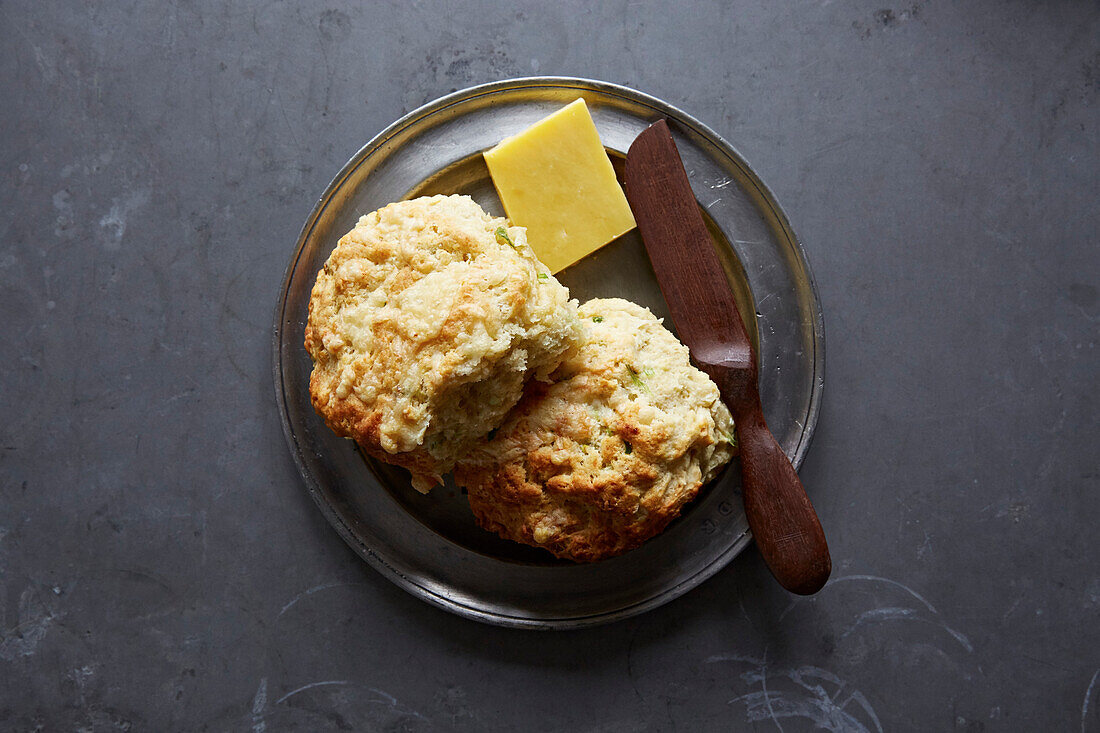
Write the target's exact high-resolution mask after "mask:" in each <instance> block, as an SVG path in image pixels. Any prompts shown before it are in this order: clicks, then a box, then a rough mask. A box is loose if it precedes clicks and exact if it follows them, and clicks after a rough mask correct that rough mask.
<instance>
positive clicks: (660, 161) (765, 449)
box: [624, 120, 832, 595]
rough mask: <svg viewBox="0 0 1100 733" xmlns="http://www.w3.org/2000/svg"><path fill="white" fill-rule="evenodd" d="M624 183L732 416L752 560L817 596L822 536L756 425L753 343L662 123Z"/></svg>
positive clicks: (678, 314) (696, 354)
mask: <svg viewBox="0 0 1100 733" xmlns="http://www.w3.org/2000/svg"><path fill="white" fill-rule="evenodd" d="M624 178H625V182H626V198H627V200H628V201H629V202H630V208H631V210H632V211H633V212H634V218H635V220H636V221H637V223H638V231H639V232H640V233H641V235H642V241H644V242H645V247H646V251H647V252H648V253H649V258H650V261H651V262H652V263H653V270H654V272H655V273H656V275H657V282H658V283H659V284H660V286H661V293H663V294H664V296H665V301H667V303H668V307H669V311H670V312H671V313H672V320H673V321H674V322H675V324H676V330H677V332H678V333H679V335H680V338H681V339H682V340H683V342H684V343H685V344H687V347H688V349H689V350H690V351H691V355H692V358H693V359H694V360H695V362H696V364H697V365H698V366H699V368H700V369H702V370H703V371H704V372H706V373H707V374H708V375H710V377H711V379H713V380H714V382H715V384H717V385H718V389H719V392H720V393H721V395H722V400H723V401H724V402H725V403H726V405H727V406H728V407H729V408H730V411H731V412H732V413H733V417H734V424H735V426H736V430H737V442H738V445H739V447H740V456H741V474H742V492H741V495H742V498H743V500H744V502H745V514H746V516H747V517H748V520H749V527H750V529H751V530H752V533H753V537H754V538H755V539H756V544H757V546H758V547H759V548H760V553H761V555H763V557H764V561H765V562H766V563H767V565H768V568H769V569H770V570H771V572H772V574H773V575H774V576H775V578H776V580H778V581H779V583H780V584H781V585H782V586H783V587H784V588H786V589H787V590H789V591H791V592H793V593H799V594H803V595H809V594H811V593H816V592H817V591H818V590H820V589H821V588H822V586H824V585H825V582H826V581H827V580H828V579H829V573H830V572H831V571H832V561H831V559H830V557H829V548H828V545H827V544H826V542H825V533H824V531H823V530H822V529H821V522H820V521H819V520H818V518H817V514H816V512H814V508H813V505H812V504H811V503H810V499H809V497H807V496H806V492H805V490H804V489H803V487H802V482H801V481H799V479H798V474H797V473H795V470H794V467H793V466H792V465H791V462H790V460H789V459H788V458H787V455H786V454H785V453H784V452H783V450H782V449H781V448H780V447H779V444H778V443H777V442H776V440H775V437H774V436H773V435H772V434H771V431H769V430H768V426H767V423H766V422H765V421H764V413H763V410H762V409H761V406H760V392H759V388H758V386H757V367H756V356H755V354H754V353H753V348H752V343H751V342H750V341H749V337H748V334H747V333H746V331H745V326H744V324H743V323H742V321H741V315H740V313H739V312H738V310H737V303H736V302H735V301H734V297H733V291H732V290H730V287H729V282H728V281H727V280H726V275H725V272H723V270H722V264H721V263H720V262H719V260H718V255H717V253H716V252H715V251H714V245H713V244H712V242H711V237H710V233H709V232H708V231H707V227H706V224H705V223H704V222H703V216H702V214H700V213H699V205H698V203H697V202H696V200H695V194H694V193H692V190H691V184H690V182H689V181H688V177H687V172H686V171H685V170H684V165H683V162H682V161H681V159H680V154H679V151H677V149H676V143H675V142H674V141H673V139H672V134H671V132H670V131H669V129H668V124H667V123H666V122H665V121H664V120H659V121H657V122H655V123H654V124H652V125H650V126H649V127H648V128H646V129H645V130H644V131H643V132H642V133H641V134H640V135H639V136H638V137H637V139H635V141H634V142H633V144H631V146H630V150H629V151H628V152H627V156H626V165H625V175H624Z"/></svg>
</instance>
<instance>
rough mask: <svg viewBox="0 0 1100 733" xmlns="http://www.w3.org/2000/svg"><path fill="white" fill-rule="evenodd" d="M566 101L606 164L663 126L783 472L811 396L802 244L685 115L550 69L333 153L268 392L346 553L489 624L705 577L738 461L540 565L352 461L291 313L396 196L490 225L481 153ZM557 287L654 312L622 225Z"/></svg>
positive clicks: (465, 512)
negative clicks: (452, 202)
mask: <svg viewBox="0 0 1100 733" xmlns="http://www.w3.org/2000/svg"><path fill="white" fill-rule="evenodd" d="M578 96H580V97H584V99H585V100H586V102H587V104H588V107H589V109H590V110H591V112H592V117H593V119H594V120H595V122H596V127H597V128H598V129H599V131H600V137H601V138H602V140H603V142H604V145H605V146H606V147H607V148H608V151H609V153H611V155H612V158H613V159H616V158H621V157H622V154H623V153H624V152H625V151H626V150H627V148H628V147H629V146H630V143H631V141H632V140H633V139H634V137H635V136H636V135H637V134H638V133H639V132H641V131H642V130H643V129H644V128H645V127H646V126H647V125H649V124H650V123H651V122H653V121H654V120H656V119H659V118H661V117H665V118H667V119H668V120H669V124H670V127H671V128H672V130H673V135H674V137H675V139H676V144H677V146H678V147H679V149H680V153H681V157H682V158H683V160H684V165H685V168H686V169H687V171H688V176H689V178H690V179H691V184H692V188H693V189H694V191H695V194H696V197H697V198H698V200H699V203H700V206H701V208H702V209H703V211H704V212H705V214H706V219H707V221H708V225H709V226H710V228H711V231H712V233H713V234H714V235H715V241H716V249H717V250H718V252H719V254H720V256H721V258H722V261H723V263H724V265H725V267H726V272H727V276H728V278H729V281H730V287H731V288H732V289H733V291H734V293H735V295H736V296H737V300H738V305H739V307H740V309H741V311H742V316H743V317H744V320H745V323H746V325H747V327H748V328H749V330H750V335H751V336H752V338H753V340H754V342H755V343H756V344H757V352H758V358H759V359H760V367H761V369H760V391H761V399H762V400H763V404H764V410H765V413H766V417H767V420H768V424H769V426H770V427H771V428H772V431H773V432H774V433H775V436H776V438H777V439H778V440H779V443H780V445H782V446H783V449H784V450H785V451H786V452H787V455H789V456H790V457H791V460H792V461H793V462H794V464H795V466H796V467H797V466H798V465H799V464H800V463H801V461H802V458H803V456H804V455H805V452H806V449H807V448H808V446H809V441H810V437H811V435H812V433H813V429H814V425H815V423H816V421H817V414H818V409H819V407H820V404H821V389H822V383H823V382H822V376H823V359H824V335H823V327H822V320H821V310H820V307H819V304H818V300H817V294H816V290H815V287H814V283H813V278H812V276H811V274H810V271H809V268H808V266H807V264H806V259H805V256H804V254H803V252H802V248H801V246H800V245H799V243H798V240H797V238H796V237H795V235H794V232H793V231H792V230H791V227H790V224H789V223H788V221H787V218H786V216H785V215H784V214H783V212H782V210H781V209H780V208H779V205H778V204H777V203H776V201H775V199H774V197H773V196H772V194H771V192H770V191H769V190H768V189H767V187H766V186H764V184H763V182H761V181H760V179H759V178H758V177H757V176H756V174H755V173H753V171H752V169H751V168H749V165H748V164H747V163H746V162H745V161H744V159H743V158H742V157H741V156H740V155H739V154H738V153H737V152H736V151H734V150H733V148H731V147H730V146H729V145H728V144H727V143H726V142H725V141H723V140H722V139H721V138H720V137H719V136H718V135H716V134H715V133H714V132H713V131H711V130H710V129H709V128H707V127H705V126H704V125H703V124H701V123H700V122H698V121H696V120H695V119H693V118H692V117H690V116H689V115H687V114H685V113H683V112H681V111H679V110H678V109H676V108H675V107H672V106H671V105H669V104H667V103H665V102H662V101H660V100H658V99H655V98H653V97H650V96H647V95H645V94H641V93H640V92H636V91H634V90H631V89H627V88H625V87H621V86H617V85H614V84H608V83H605V82H598V81H590V80H585V79H572V78H549V77H540V78H530V79H512V80H507V81H502V82H495V83H492V84H486V85H484V86H479V87H474V88H471V89H467V90H463V91H460V92H456V93H454V94H451V95H449V96H446V97H443V98H442V99H440V100H438V101H436V102H432V103H431V104H428V105H426V106H424V107H422V108H420V109H418V110H416V111H414V112H411V113H409V114H408V115H406V116H405V117H403V118H402V119H400V120H398V121H397V122H395V123H394V124H393V125H391V126H390V127H389V128H387V129H386V130H385V131H384V132H382V133H381V134H379V135H378V136H377V137H375V138H374V139H373V140H371V141H370V142H369V143H367V145H366V146H365V147H364V148H363V149H362V150H360V151H359V152H358V153H357V154H356V155H355V156H354V157H353V158H352V159H351V160H350V161H348V163H347V165H346V166H344V168H343V170H341V171H340V173H339V174H338V175H337V176H336V178H335V179H334V180H333V182H332V183H331V184H330V185H329V187H328V189H327V190H326V191H325V193H324V195H323V196H322V197H321V200H320V201H319V202H318V203H317V206H316V207H315V208H314V210H313V213H312V214H310V216H309V219H308V220H307V221H306V223H305V226H304V227H303V229H302V234H301V237H300V239H299V241H298V246H297V249H296V250H295V252H294V255H293V257H292V258H291V260H290V264H289V266H288V268H287V273H286V280H285V283H284V287H283V292H282V294H281V296H280V298H279V302H278V306H277V308H276V313H275V333H274V376H275V393H276V398H277V400H278V403H279V410H280V413H281V416H282V420H283V428H284V430H285V433H286V437H287V442H288V443H289V445H290V449H291V452H292V453H293V455H294V459H295V461H296V462H297V464H298V468H299V469H300V471H301V473H302V477H303V478H304V479H305V482H306V485H307V487H308V488H309V491H310V493H311V494H312V495H313V498H314V499H315V500H316V501H317V504H318V505H319V506H320V507H321V510H322V511H323V512H324V514H325V516H326V517H328V519H329V521H330V522H332V524H333V526H334V527H336V529H337V531H338V532H339V533H340V535H341V536H342V537H343V538H344V539H345V540H346V541H347V542H348V544H349V545H351V547H352V548H354V549H355V550H356V551H357V552H358V553H359V554H360V555H361V556H362V557H363V558H364V559H365V560H366V561H367V562H369V563H370V564H371V565H372V566H374V567H375V568H376V569H377V570H379V571H380V572H381V573H382V574H383V575H385V576H386V577H388V578H389V579H390V580H392V581H393V582H395V583H397V584H398V585H400V586H401V587H403V588H405V589H406V590H408V591H409V592H411V593H413V594H414V595H416V596H419V597H420V598H423V599H424V600H426V601H429V602H430V603H434V604H435V605H437V606H440V607H442V608H445V609H447V610H449V611H452V612H454V613H457V614H460V615H462V616H466V617H469V618H473V619H477V620H479V621H485V622H488V623H493V624H499V625H502V626H518V627H530V628H564V627H580V626H589V625H594V624H599V623H605V622H608V621H612V620H615V619H619V618H624V617H627V616H631V615H634V614H638V613H641V612H643V611H646V610H648V609H651V608H654V607H656V606H659V605H661V604H662V603H666V602H668V601H670V600H672V599H673V598H676V597H677V596H679V595H681V594H683V593H685V592H686V591H688V590H689V589H691V588H693V587H694V586H696V585H698V584H699V583H701V582H702V581H703V580H705V579H706V578H708V577H710V576H711V575H713V574H714V573H716V572H718V570H720V569H721V568H722V567H723V566H725V565H726V564H727V563H728V562H729V561H730V560H731V559H733V558H734V557H735V556H736V555H737V554H738V553H739V552H740V551H741V550H742V549H743V548H744V547H745V546H746V545H747V544H748V543H749V541H750V539H751V538H750V535H749V533H748V525H747V522H746V520H745V515H744V512H743V510H742V507H741V498H740V475H739V471H738V470H737V468H736V466H733V467H731V468H730V469H729V470H727V471H725V472H724V473H723V474H722V476H720V477H719V479H718V480H716V481H715V482H714V483H712V484H711V485H710V486H709V487H706V488H705V489H704V490H703V491H702V492H701V494H700V496H699V498H697V499H696V500H695V501H694V502H693V503H692V504H690V505H688V506H687V507H686V508H685V511H684V513H683V515H682V516H681V517H680V518H679V519H677V520H676V521H675V522H673V523H672V525H670V526H669V528H668V529H667V530H666V531H665V532H664V533H662V534H661V535H659V536H658V537H656V538H654V539H652V540H650V541H649V542H648V543H646V544H645V545H644V546H642V547H641V548H639V549H637V550H634V551H632V552H629V553H627V554H625V555H622V556H620V557H617V558H612V559H610V560H604V561H601V562H597V563H593V564H588V565H574V564H571V563H565V562H561V561H557V560H554V559H553V558H551V557H550V556H549V555H548V554H547V553H545V552H543V551H541V550H536V549H534V548H529V547H525V546H522V545H518V544H515V543H511V542H507V541H505V540H502V539H499V538H498V537H496V536H495V535H491V534H490V533H488V532H485V531H483V530H481V529H479V528H478V527H477V526H476V525H475V523H474V520H473V516H472V514H471V513H470V509H469V506H468V504H467V503H466V499H465V497H464V496H463V495H462V493H461V492H460V491H459V490H457V489H456V488H455V486H454V484H453V483H451V482H450V481H448V483H447V485H446V486H444V487H442V488H436V489H435V490H433V491H432V493H431V494H430V495H428V496H421V495H419V494H417V493H416V492H415V491H414V490H413V489H412V488H411V486H410V485H409V481H408V474H407V473H405V472H404V471H403V470H402V469H397V468H394V467H391V466H387V465H383V464H379V463H376V462H374V461H372V460H370V459H367V458H365V457H364V456H362V455H361V454H360V453H359V452H358V451H357V450H356V448H355V445H354V444H353V443H352V442H351V441H348V440H343V439H340V438H337V437H336V436H335V435H334V434H333V433H332V432H331V431H330V430H329V429H328V428H327V427H325V424H324V422H323V421H322V420H321V418H320V417H318V416H317V415H316V414H315V413H314V411H313V408H312V406H311V405H310V400H309V390H308V385H309V374H310V371H311V368H312V364H311V362H310V359H309V355H308V354H307V353H306V351H305V348H304V347H303V340H304V332H305V323H306V314H307V305H308V302H309V295H310V290H311V288H312V287H313V282H314V279H315V278H316V275H317V272H318V270H320V268H321V266H322V265H323V264H324V262H325V260H326V259H327V257H328V255H329V253H330V252H331V251H332V249H333V247H335V246H336V242H337V241H338V240H339V238H340V237H341V236H342V235H343V234H344V233H345V232H347V231H348V230H350V229H351V228H352V227H353V226H354V225H355V222H356V220H357V219H358V217H359V216H360V215H362V214H365V213H368V212H370V211H373V210H374V209H377V208H379V207H381V206H384V205H385V204H388V203H391V202H393V201H396V200H399V199H403V198H409V197H413V196H418V195H423V194H428V193H466V194H469V195H471V196H473V198H474V199H475V200H476V201H478V203H480V204H481V205H482V206H483V207H484V208H485V209H486V210H488V211H491V212H493V213H494V214H497V215H503V209H502V207H501V205H500V202H499V200H498V199H497V197H496V193H495V191H494V190H493V186H492V182H491V181H490V179H489V176H488V171H487V170H486V168H485V165H484V163H483V162H482V158H481V151H483V150H485V149H487V148H490V147H492V146H493V145H495V144H496V143H498V142H499V141H500V140H501V139H503V138H504V137H507V136H508V135H512V134H515V133H517V132H519V131H521V130H523V129H524V128H525V127H527V126H528V125H530V124H531V123H533V122H535V121H537V120H539V119H541V118H542V117H544V116H545V115H547V114H549V113H550V112H553V111H554V110H556V109H558V108H560V107H561V106H563V105H565V104H567V103H568V102H571V101H572V100H574V99H576V98H577V97H578ZM559 279H560V280H561V281H562V283H564V284H565V285H566V286H568V287H569V289H570V291H571V292H572V295H573V297H575V298H578V299H579V300H580V301H582V302H583V301H585V300H587V299H589V298H593V297H623V298H628V299H630V300H633V301H635V302H637V303H640V304H642V305H645V306H648V307H649V308H650V309H651V310H652V311H653V312H654V313H655V314H657V315H658V316H660V317H665V318H667V317H668V312H667V307H666V305H665V303H664V300H663V298H662V297H661V293H660V290H659V289H658V287H657V282H656V280H655V278H654V275H653V271H652V269H651V267H650V264H649V260H648V258H647V257H646V254H645V249H644V247H643V245H642V243H641V240H640V239H639V238H638V236H637V234H636V233H635V232H631V233H629V234H627V235H624V236H623V237H621V238H620V239H618V240H616V241H615V242H613V243H612V244H610V245H609V246H607V247H605V248H603V249H601V250H600V251H599V252H597V253H595V254H593V255H592V256H590V257H588V258H586V259H585V260H582V261H581V262H580V263H578V264H577V265H574V266H573V267H570V268H569V269H567V270H565V271H564V272H562V273H561V274H560V275H559ZM810 488H811V489H812V487H810Z"/></svg>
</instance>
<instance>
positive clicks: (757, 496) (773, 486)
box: [718, 383, 833, 595]
mask: <svg viewBox="0 0 1100 733" xmlns="http://www.w3.org/2000/svg"><path fill="white" fill-rule="evenodd" d="M718 387H719V390H720V391H722V392H723V398H724V397H725V391H726V390H725V389H724V387H723V385H722V384H721V383H719V385H718ZM746 402H748V404H742V405H739V406H738V407H739V408H740V409H738V410H737V411H736V412H735V413H734V425H735V427H736V430H737V443H738V445H739V446H740V450H741V485H742V488H741V496H742V499H743V500H744V502H745V514H746V516H747V517H748V520H749V528H750V529H751V530H752V536H753V538H754V539H755V540H756V546H757V547H758V548H759V549H760V554H761V555H763V556H764V562H765V563H767V565H768V569H769V570H771V572H772V575H774V576H775V579H776V580H778V581H779V584H780V585H782V586H783V587H784V588H786V589H787V590H789V591H790V592H792V593H798V594H800V595H810V594H812V593H816V592H817V591H819V590H821V588H822V587H823V586H824V585H825V582H826V581H827V580H828V579H829V573H830V572H832V568H833V563H832V560H831V559H830V558H829V546H828V545H827V544H826V542H825V532H824V531H823V530H822V529H821V522H820V521H819V520H818V518H817V513H816V512H815V511H814V508H813V505H812V504H811V503H810V498H809V497H808V496H806V491H805V489H803V488H802V482H801V481H800V480H799V478H798V474H797V473H796V472H795V470H794V466H792V465H791V462H790V460H789V459H788V458H787V454H786V453H784V452H783V449H782V448H780V447H779V443H778V442H776V440H775V436H773V435H772V433H771V431H770V430H769V429H768V425H767V423H766V422H765V421H764V412H763V410H761V408H760V400H759V398H757V399H756V400H751V401H746ZM727 403H729V401H728V400H727ZM731 406H732V405H731Z"/></svg>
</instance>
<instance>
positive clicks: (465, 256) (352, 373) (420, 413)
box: [305, 196, 578, 491]
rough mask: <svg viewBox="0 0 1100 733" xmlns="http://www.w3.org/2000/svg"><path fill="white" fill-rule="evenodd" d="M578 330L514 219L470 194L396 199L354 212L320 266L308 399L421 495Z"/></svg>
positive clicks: (312, 308)
mask: <svg viewBox="0 0 1100 733" xmlns="http://www.w3.org/2000/svg"><path fill="white" fill-rule="evenodd" d="M577 334H578V323H577V317H576V302H575V301H570V300H569V293H568V291H567V290H566V289H565V288H564V287H562V286H561V285H560V284H559V283H558V282H557V280H556V279H554V277H553V276H552V275H550V273H549V270H547V268H546V267H545V266H544V265H542V264H541V263H540V262H539V261H538V260H537V259H536V258H535V256H534V254H533V253H532V252H531V250H530V248H529V247H528V246H527V243H526V234H525V230H524V229H523V228H521V227H510V226H508V223H507V221H506V220H505V219H502V218H498V217H493V216H490V215H489V214H487V213H485V212H484V211H483V210H482V209H481V207H480V206H478V205H477V204H476V203H475V202H474V201H473V200H472V199H470V198H469V197H467V196H432V197H423V198H418V199H413V200H411V201H402V202H398V203H395V204H391V205H389V206H386V207H384V208H382V209H379V210H378V211H375V212H372V213H370V214H368V215H366V216H364V217H362V218H361V219H360V220H359V222H358V224H356V226H355V228H354V229H352V230H351V231H350V232H348V233H347V234H346V235H344V237H342V238H341V239H340V241H339V243H338V244H337V246H336V248H335V249H334V250H333V252H332V254H331V255H330V256H329V258H328V261H327V262H325V265H324V267H323V268H322V270H321V271H320V272H319V273H318V275H317V281H316V284H315V285H314V287H313V291H312V293H311V297H310V302H309V319H308V322H307V325H306V332H305V346H306V349H307V350H308V351H309V354H310V356H311V357H312V359H313V362H314V368H313V372H312V374H311V376H310V397H311V399H312V402H313V406H314V408H315V409H316V410H317V412H318V413H319V414H321V415H322V416H323V417H324V419H325V422H326V423H327V424H328V426H329V427H330V428H331V429H332V430H333V431H335V432H336V433H337V434H338V435H341V436H343V437H347V438H351V439H353V440H355V441H356V442H357V443H359V445H360V446H362V448H363V449H364V451H366V452H367V453H368V454H370V455H371V456H374V457H375V458H378V459H380V460H382V461H386V462H388V463H393V464H396V465H399V466H404V467H405V468H407V469H409V471H410V473H411V474H412V481H413V485H414V486H415V487H416V488H417V489H418V490H421V491H427V490H428V489H429V488H431V486H433V485H435V484H436V483H438V482H440V480H441V479H440V477H441V475H442V474H443V473H445V472H447V471H449V470H450V469H451V466H452V465H453V464H454V462H455V460H456V459H457V458H458V457H459V456H461V455H463V454H465V453H466V452H467V450H468V449H469V447H470V445H471V444H472V443H473V441H475V440H476V439H477V438H480V437H482V436H484V435H485V434H486V433H487V432H488V431H489V430H490V429H492V428H493V427H494V426H496V425H498V424H499V423H500V422H501V420H502V419H503V417H504V415H505V414H506V413H507V411H508V410H509V409H510V408H511V407H512V406H513V405H514V404H515V403H516V401H517V400H518V399H519V398H520V396H521V395H522V392H523V386H524V384H525V383H526V382H527V380H528V377H529V376H530V377H533V378H535V379H545V378H547V375H548V374H549V373H550V372H551V371H552V370H553V369H554V368H555V367H557V366H558V364H559V362H560V361H561V357H562V355H563V353H564V352H565V351H566V349H567V348H568V347H569V346H570V345H571V344H573V342H574V341H575V339H576V337H577Z"/></svg>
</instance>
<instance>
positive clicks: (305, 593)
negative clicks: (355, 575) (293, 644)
mask: <svg viewBox="0 0 1100 733" xmlns="http://www.w3.org/2000/svg"><path fill="white" fill-rule="evenodd" d="M352 585H363V583H322V584H321V585H315V586H313V587H312V588H307V589H306V590H304V591H302V592H301V593H299V594H298V595H296V596H294V597H293V598H291V599H290V600H289V601H287V603H286V605H285V606H283V608H282V610H280V611H279V615H278V616H276V617H275V618H276V620H278V619H279V618H281V617H282V615H283V614H284V613H286V612H287V611H288V610H290V607H291V606H293V605H294V604H295V603H297V602H298V601H300V600H302V599H303V598H305V597H307V596H311V595H313V594H314V593H319V592H320V591H323V590H328V589H329V588H340V587H343V586H352Z"/></svg>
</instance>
